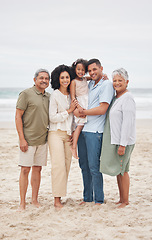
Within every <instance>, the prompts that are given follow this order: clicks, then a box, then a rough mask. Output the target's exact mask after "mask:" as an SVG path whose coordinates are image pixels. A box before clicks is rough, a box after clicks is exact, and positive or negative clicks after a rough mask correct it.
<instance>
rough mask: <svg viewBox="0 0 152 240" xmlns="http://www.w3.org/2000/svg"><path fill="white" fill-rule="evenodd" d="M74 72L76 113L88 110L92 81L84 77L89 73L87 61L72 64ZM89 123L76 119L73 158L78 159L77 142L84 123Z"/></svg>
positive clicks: (72, 95)
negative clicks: (89, 81) (80, 110)
mask: <svg viewBox="0 0 152 240" xmlns="http://www.w3.org/2000/svg"><path fill="white" fill-rule="evenodd" d="M72 70H73V73H74V76H73V77H74V78H75V79H73V80H72V82H71V85H70V94H71V100H74V99H77V100H78V103H79V105H78V107H77V109H76V110H75V111H74V112H75V113H76V111H79V110H78V109H79V108H84V109H87V107H88V83H87V81H88V80H91V78H90V77H84V75H85V73H86V72H87V61H86V60H84V59H82V58H81V59H78V60H76V61H75V62H74V63H73V64H72ZM86 121H87V118H86V117H85V118H78V117H75V123H76V129H75V131H74V133H73V144H72V147H71V151H72V156H73V157H74V158H76V159H78V155H77V142H78V138H79V135H80V133H81V131H82V129H83V126H84V123H85V122H86Z"/></svg>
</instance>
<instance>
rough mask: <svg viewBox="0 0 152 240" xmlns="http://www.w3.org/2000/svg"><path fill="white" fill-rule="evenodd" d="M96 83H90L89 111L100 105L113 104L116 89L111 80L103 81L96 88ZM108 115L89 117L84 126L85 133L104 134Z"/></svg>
mask: <svg viewBox="0 0 152 240" xmlns="http://www.w3.org/2000/svg"><path fill="white" fill-rule="evenodd" d="M94 84H95V81H93V80H91V81H90V83H89V95H88V109H91V108H95V107H98V106H100V103H102V102H106V103H108V104H110V103H111V100H112V99H113V96H114V88H113V85H112V83H111V82H110V81H109V80H103V79H101V80H100V81H99V82H98V83H97V84H96V85H95V86H94ZM105 118H106V114H104V115H92V116H90V115H88V116H87V122H86V123H85V125H84V128H83V131H84V132H94V133H96V132H99V133H103V130H104V124H105Z"/></svg>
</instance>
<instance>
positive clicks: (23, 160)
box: [19, 143, 48, 167]
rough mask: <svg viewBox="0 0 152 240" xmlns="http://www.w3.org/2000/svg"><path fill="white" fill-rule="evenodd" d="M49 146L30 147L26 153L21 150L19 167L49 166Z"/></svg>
mask: <svg viewBox="0 0 152 240" xmlns="http://www.w3.org/2000/svg"><path fill="white" fill-rule="evenodd" d="M47 154H48V144H47V143H46V144H44V145H39V146H28V150H27V151H26V152H22V151H21V150H20V153H19V166H23V167H32V166H46V165H47Z"/></svg>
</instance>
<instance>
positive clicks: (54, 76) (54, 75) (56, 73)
mask: <svg viewBox="0 0 152 240" xmlns="http://www.w3.org/2000/svg"><path fill="white" fill-rule="evenodd" d="M62 72H68V73H69V75H70V81H71V79H72V73H71V68H70V67H69V66H67V65H64V64H62V65H59V66H58V67H56V68H55V69H54V70H53V71H52V72H51V86H52V88H53V89H54V90H55V89H59V88H60V81H59V77H60V74H61V73H62ZM68 91H70V86H68Z"/></svg>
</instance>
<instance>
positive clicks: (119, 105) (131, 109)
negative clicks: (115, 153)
mask: <svg viewBox="0 0 152 240" xmlns="http://www.w3.org/2000/svg"><path fill="white" fill-rule="evenodd" d="M109 119H110V130H111V144H116V145H122V146H127V145H132V144H135V141H136V127H135V123H136V104H135V101H134V99H133V96H132V95H131V93H129V92H126V93H124V94H123V95H122V96H120V97H119V98H116V100H115V102H114V103H113V105H112V107H111V109H110V113H109Z"/></svg>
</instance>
